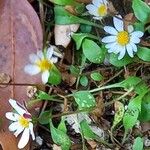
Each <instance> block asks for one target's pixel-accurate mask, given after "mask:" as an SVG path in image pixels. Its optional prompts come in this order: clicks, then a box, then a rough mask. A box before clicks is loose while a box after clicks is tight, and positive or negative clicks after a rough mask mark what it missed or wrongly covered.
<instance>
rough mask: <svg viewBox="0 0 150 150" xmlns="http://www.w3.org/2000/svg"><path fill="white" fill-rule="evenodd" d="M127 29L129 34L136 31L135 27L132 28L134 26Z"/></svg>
mask: <svg viewBox="0 0 150 150" xmlns="http://www.w3.org/2000/svg"><path fill="white" fill-rule="evenodd" d="M127 28H128V32H129V33H132V32H133V30H134V28H133V26H132V25H129V26H128V27H127Z"/></svg>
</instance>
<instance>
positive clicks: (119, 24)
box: [113, 15, 123, 31]
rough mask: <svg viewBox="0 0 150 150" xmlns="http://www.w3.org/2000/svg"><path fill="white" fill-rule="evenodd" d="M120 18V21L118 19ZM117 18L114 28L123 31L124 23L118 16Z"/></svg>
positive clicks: (114, 19)
mask: <svg viewBox="0 0 150 150" xmlns="http://www.w3.org/2000/svg"><path fill="white" fill-rule="evenodd" d="M117 17H119V18H120V19H118V18H117ZM117 17H113V22H114V26H115V28H116V29H117V30H118V31H123V21H122V17H121V16H120V15H118V16H117Z"/></svg>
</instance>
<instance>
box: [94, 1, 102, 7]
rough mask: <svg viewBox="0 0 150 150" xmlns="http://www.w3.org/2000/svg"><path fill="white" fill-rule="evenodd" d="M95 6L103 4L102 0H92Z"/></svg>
mask: <svg viewBox="0 0 150 150" xmlns="http://www.w3.org/2000/svg"><path fill="white" fill-rule="evenodd" d="M92 3H93V4H94V5H95V6H97V7H99V6H100V5H101V4H103V0H93V2H92Z"/></svg>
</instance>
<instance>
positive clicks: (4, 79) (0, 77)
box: [0, 73, 11, 88]
mask: <svg viewBox="0 0 150 150" xmlns="http://www.w3.org/2000/svg"><path fill="white" fill-rule="evenodd" d="M10 80H11V78H10V76H9V75H7V74H6V73H0V83H9V82H10ZM4 87H6V85H0V88H4Z"/></svg>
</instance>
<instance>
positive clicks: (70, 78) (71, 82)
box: [62, 72, 76, 86]
mask: <svg viewBox="0 0 150 150" xmlns="http://www.w3.org/2000/svg"><path fill="white" fill-rule="evenodd" d="M62 80H63V81H65V82H66V83H68V85H69V86H72V85H74V84H75V82H76V77H75V76H73V75H71V74H68V73H67V72H64V73H62Z"/></svg>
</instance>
